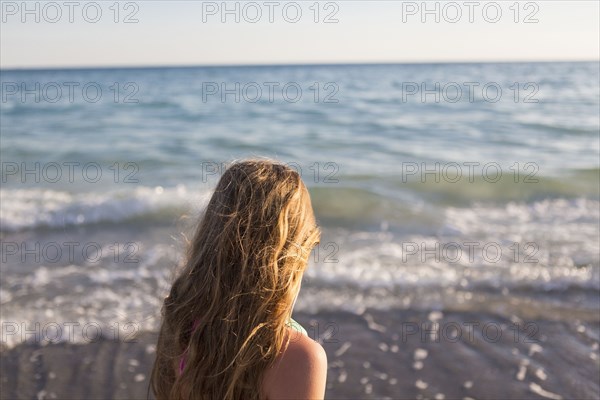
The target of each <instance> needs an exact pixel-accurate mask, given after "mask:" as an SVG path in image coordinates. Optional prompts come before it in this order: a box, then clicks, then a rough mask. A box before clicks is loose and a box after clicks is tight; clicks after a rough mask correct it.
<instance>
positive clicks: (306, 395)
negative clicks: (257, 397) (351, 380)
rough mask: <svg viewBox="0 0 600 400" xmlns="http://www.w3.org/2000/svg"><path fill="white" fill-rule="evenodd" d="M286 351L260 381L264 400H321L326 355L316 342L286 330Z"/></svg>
mask: <svg viewBox="0 0 600 400" xmlns="http://www.w3.org/2000/svg"><path fill="white" fill-rule="evenodd" d="M289 333H290V342H289V346H288V347H287V349H286V350H285V351H284V352H283V353H282V354H280V355H279V357H278V358H277V359H276V360H275V364H274V365H273V367H272V368H271V369H270V370H269V371H267V373H266V375H265V380H264V381H263V382H264V383H263V386H264V387H263V391H264V393H265V394H266V397H267V398H268V400H283V399H306V400H308V399H311V400H312V399H324V397H325V384H326V381H327V354H326V353H325V350H324V349H323V346H321V345H320V344H319V343H318V342H316V341H314V340H312V339H311V338H310V337H308V336H306V335H304V334H300V333H298V332H296V331H293V330H292V329H290V330H289Z"/></svg>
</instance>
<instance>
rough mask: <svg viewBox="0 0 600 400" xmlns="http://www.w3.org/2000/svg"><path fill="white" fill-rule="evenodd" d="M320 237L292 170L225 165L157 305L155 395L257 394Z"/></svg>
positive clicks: (180, 398)
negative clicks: (181, 366) (183, 359)
mask: <svg viewBox="0 0 600 400" xmlns="http://www.w3.org/2000/svg"><path fill="white" fill-rule="evenodd" d="M319 238H320V230H319V229H318V228H317V226H316V223H315V220H314V215H313V211H312V207H311V203H310V196H309V194H308V191H307V189H306V187H305V185H304V183H303V182H302V179H301V177H300V175H299V174H298V173H297V172H296V171H295V170H293V169H291V168H289V167H287V166H284V165H282V164H278V163H276V162H272V161H268V160H247V161H241V162H236V163H233V164H232V165H231V166H230V167H229V168H228V169H227V170H226V171H225V172H224V173H223V175H222V176H221V179H220V180H219V182H218V184H217V187H216V189H215V192H214V194H213V195H212V197H211V199H210V201H209V203H208V205H207V207H206V210H205V211H204V215H203V217H202V218H201V219H200V222H199V224H198V226H197V228H196V231H195V233H194V236H193V239H192V240H191V242H190V243H189V245H188V249H187V255H186V258H185V260H186V261H185V264H184V265H183V269H182V270H181V272H180V273H179V274H178V275H177V277H176V279H175V281H174V283H173V285H172V287H171V290H170V293H169V295H168V297H167V298H166V299H165V300H164V303H163V307H162V310H161V314H162V324H161V328H160V332H159V337H158V344H157V349H156V354H157V356H156V360H155V362H154V365H153V368H152V375H151V378H150V388H151V389H152V391H153V392H154V394H155V396H156V398H157V399H158V400H167V399H174V400H184V399H185V400H189V399H225V400H234V399H235V400H237V399H244V400H247V399H248V400H251V399H261V398H262V397H261V396H262V395H261V394H262V393H263V391H262V381H263V378H264V373H265V372H266V370H267V369H268V368H269V367H270V366H271V365H272V364H273V362H274V361H275V359H276V357H277V356H278V355H279V354H280V352H282V351H285V348H286V347H287V346H288V345H289V335H287V334H286V333H287V322H288V321H289V319H290V318H291V312H292V306H293V301H294V299H295V296H296V295H297V294H298V291H299V288H300V284H301V279H302V274H303V272H304V270H305V268H306V266H307V263H308V258H309V256H310V252H311V250H312V248H313V247H314V245H316V244H317V243H318V241H319ZM194 324H196V327H195V329H192V327H193V326H194ZM184 354H185V357H186V364H185V368H184V369H183V372H182V373H181V374H179V370H178V367H179V360H180V359H181V357H182V356H183V355H184Z"/></svg>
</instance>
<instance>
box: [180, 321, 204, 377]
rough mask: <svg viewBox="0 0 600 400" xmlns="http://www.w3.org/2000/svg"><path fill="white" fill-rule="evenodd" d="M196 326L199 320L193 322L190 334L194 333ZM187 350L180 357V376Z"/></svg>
mask: <svg viewBox="0 0 600 400" xmlns="http://www.w3.org/2000/svg"><path fill="white" fill-rule="evenodd" d="M198 325H200V321H199V320H195V321H194V326H193V327H192V333H194V331H195V330H196V329H197V328H198ZM187 352H188V351H187V350H186V351H185V352H184V353H183V355H182V356H181V359H180V360H179V374H180V375H181V374H182V373H183V368H185V357H186V355H187Z"/></svg>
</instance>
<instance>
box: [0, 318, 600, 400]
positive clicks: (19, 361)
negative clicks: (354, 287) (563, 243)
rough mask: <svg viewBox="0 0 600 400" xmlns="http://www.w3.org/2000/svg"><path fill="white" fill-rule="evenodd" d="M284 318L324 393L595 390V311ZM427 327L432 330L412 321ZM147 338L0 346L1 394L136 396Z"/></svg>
mask: <svg viewBox="0 0 600 400" xmlns="http://www.w3.org/2000/svg"><path fill="white" fill-rule="evenodd" d="M294 319H296V320H297V321H298V322H299V323H301V324H302V325H303V326H304V327H305V328H306V329H307V331H308V332H309V336H311V337H313V339H317V340H319V341H321V342H322V344H323V347H324V348H325V350H326V352H327V356H328V362H329V371H328V377H327V382H328V383H327V392H326V398H327V399H375V398H377V399H380V398H388V399H469V398H470V399H544V398H550V399H559V398H562V399H598V398H599V397H600V384H599V382H598V377H599V376H600V357H599V356H598V340H599V333H600V332H599V321H598V319H592V320H589V321H578V322H577V323H569V322H554V321H527V322H528V323H530V325H528V326H527V328H526V329H525V330H521V331H520V333H519V336H518V337H515V335H516V330H515V327H516V326H517V324H519V325H521V326H523V324H524V323H525V322H523V321H515V320H507V319H504V318H502V317H498V316H495V315H483V314H473V313H468V312H444V313H443V314H442V313H441V312H438V311H412V310H394V311H377V310H366V311H365V312H364V313H363V314H362V315H356V314H352V313H346V312H331V313H320V314H318V315H309V314H306V313H302V312H298V313H295V314H294ZM433 323H437V324H439V325H437V326H436V325H432V324H433ZM422 324H424V325H422ZM476 324H478V325H476ZM531 324H534V325H531ZM432 327H433V331H434V332H437V333H438V335H437V337H432V336H431V335H429V334H428V333H427V332H426V331H425V330H422V329H421V328H429V329H430V330H431V329H432ZM458 332H460V333H461V337H460V339H457V334H458ZM498 332H501V336H500V337H498ZM155 341H156V334H155V333H150V332H144V333H141V334H139V335H138V336H137V337H136V338H135V339H134V340H133V341H132V342H127V343H126V342H123V341H120V342H117V341H110V340H100V341H98V342H95V343H88V344H71V343H62V344H51V345H45V346H41V345H39V344H35V343H31V344H30V343H27V344H21V345H19V346H17V347H15V348H12V349H4V350H3V351H2V353H1V357H0V360H1V361H0V370H1V376H2V378H1V379H2V385H1V389H0V395H1V398H2V399H50V398H56V399H145V398H146V394H147V388H148V378H149V373H150V369H151V366H152V361H153V358H154V355H155Z"/></svg>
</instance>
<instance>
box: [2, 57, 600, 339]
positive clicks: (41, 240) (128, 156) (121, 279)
mask: <svg viewBox="0 0 600 400" xmlns="http://www.w3.org/2000/svg"><path fill="white" fill-rule="evenodd" d="M0 81H1V84H2V92H1V96H2V101H1V104H0V105H1V109H0V121H1V122H0V133H1V138H0V142H1V150H0V158H1V164H2V171H1V172H2V177H1V179H2V180H1V189H0V239H1V241H2V245H1V249H0V250H1V263H0V276H1V279H0V303H1V308H2V311H1V316H0V320H1V324H2V338H1V341H2V346H4V347H8V348H10V347H13V346H16V345H18V344H19V343H23V342H28V341H41V342H47V343H54V342H58V341H70V342H85V341H90V340H93V339H94V338H95V337H96V336H98V335H100V334H101V335H102V336H103V337H116V336H119V337H125V338H126V337H129V335H133V334H135V332H138V331H156V330H157V329H158V324H159V322H160V306H161V304H162V301H163V299H164V297H165V296H166V294H167V293H168V290H169V285H170V283H171V282H172V279H173V277H174V276H175V274H176V273H177V269H178V267H179V266H180V265H181V263H182V262H183V257H184V250H185V244H186V240H187V239H188V238H189V235H190V232H191V230H192V229H193V227H194V225H195V224H196V223H197V222H198V219H199V218H200V217H201V213H202V209H203V207H204V206H205V204H206V202H207V201H208V199H209V197H210V195H211V191H212V190H213V189H214V187H215V184H216V182H217V180H218V178H219V176H220V174H221V173H222V171H223V170H224V169H225V168H227V165H228V163H231V162H233V161H235V160H241V159H246V158H268V159H272V160H277V161H279V162H282V163H286V164H288V165H289V166H290V167H292V168H294V169H296V170H297V171H298V172H299V173H300V174H301V175H302V178H303V180H304V182H305V183H306V185H307V186H308V188H309V191H310V193H311V198H312V204H313V208H314V211H315V214H316V217H317V222H318V224H319V225H320V227H321V229H322V232H323V235H322V239H321V243H320V244H319V245H318V246H317V247H316V248H315V250H314V251H313V254H312V255H311V261H310V264H309V266H308V268H307V270H306V272H305V275H304V279H303V281H302V290H301V292H300V295H299V297H298V300H297V302H296V305H295V310H296V311H301V312H304V313H309V314H317V313H319V312H330V311H336V310H340V311H346V312H351V313H356V314H358V315H360V314H362V313H364V312H365V310H369V309H374V310H379V311H385V310H399V309H400V310H433V311H435V312H444V313H446V312H452V311H461V312H473V313H477V312H485V313H488V314H492V315H499V316H502V317H504V318H507V319H509V320H512V321H521V322H524V323H526V321H527V320H528V319H535V320H548V321H565V323H572V324H575V326H578V327H582V328H577V329H578V332H584V331H585V328H586V326H587V327H588V328H590V325H591V326H592V327H595V328H594V329H592V330H591V332H592V333H590V334H592V335H596V336H597V333H598V327H597V325H598V321H599V319H598V312H599V309H600V272H599V271H600V245H599V243H600V193H599V191H600V187H599V185H600V92H599V87H600V67H599V64H598V62H540V63H449V64H381V65H379V64H377V65H375V64H374V65H275V66H209V67H147V68H102V69H53V70H2V71H1V78H0ZM587 332H590V330H589V329H588V331H587ZM67 333H68V334H67ZM120 335H123V336H120ZM594 340H595V341H597V340H598V338H597V337H595V338H594ZM596 346H597V344H596ZM596 349H597V347H596Z"/></svg>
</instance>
